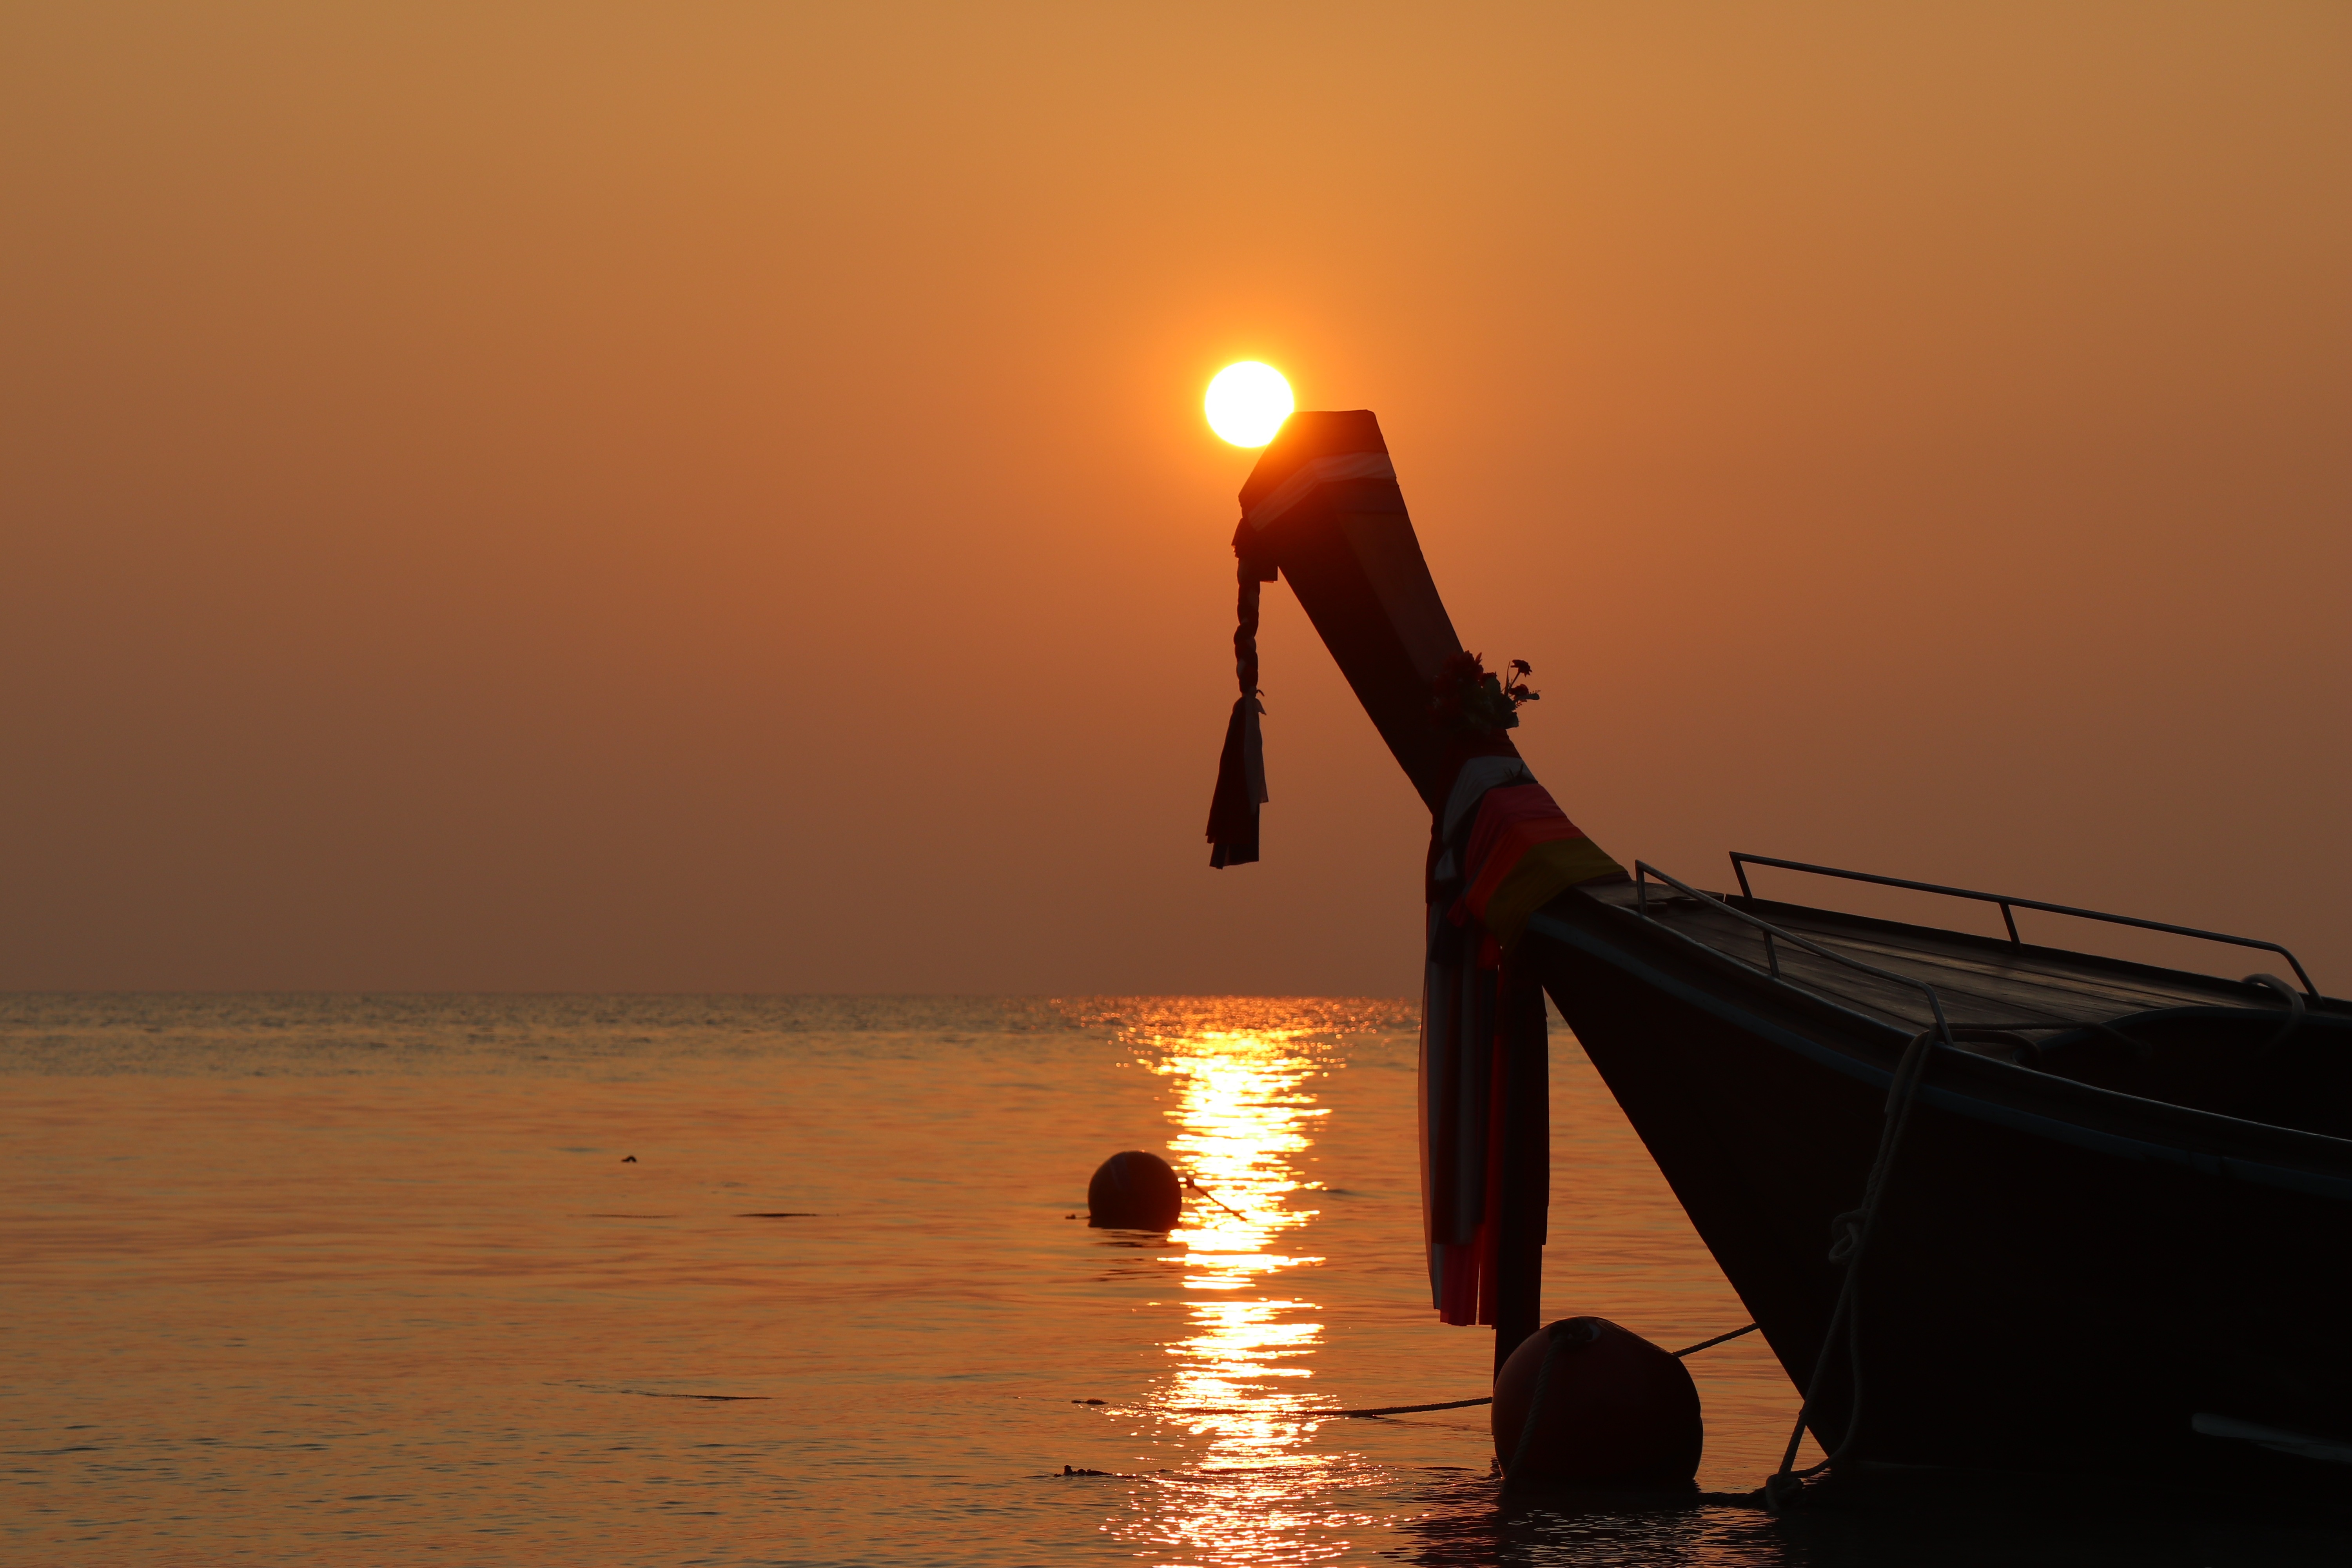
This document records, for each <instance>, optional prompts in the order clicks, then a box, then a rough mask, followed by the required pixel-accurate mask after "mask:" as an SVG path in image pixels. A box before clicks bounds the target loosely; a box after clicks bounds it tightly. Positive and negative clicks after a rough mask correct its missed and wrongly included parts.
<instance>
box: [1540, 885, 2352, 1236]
mask: <svg viewBox="0 0 2352 1568" xmlns="http://www.w3.org/2000/svg"><path fill="white" fill-rule="evenodd" d="M1578 897H1582V898H1583V899H1584V900H1585V901H1586V902H1587V903H1589V904H1591V906H1593V907H1594V908H1595V909H1596V910H1600V911H1602V918H1603V919H1605V920H1609V921H1612V923H1615V924H1618V925H1620V926H1621V927H1622V928H1623V930H1624V932H1625V934H1628V935H1630V934H1633V932H1636V931H1645V932H1647V933H1648V934H1649V935H1650V937H1651V938H1652V939H1653V940H1655V939H1657V938H1661V937H1663V938H1670V939H1672V942H1673V943H1674V948H1675V950H1679V954H1680V956H1683V957H1684V958H1685V959H1686V960H1689V961H1695V962H1696V963H1699V964H1700V965H1702V966H1704V967H1706V968H1708V969H1714V970H1720V971H1723V972H1727V973H1728V974H1729V975H1730V976H1732V977H1733V978H1736V979H1737V980H1738V982H1739V984H1740V985H1741V986H1742V988H1743V989H1745V990H1747V991H1749V992H1751V993H1754V994H1755V996H1754V1000H1755V1001H1768V1000H1769V1001H1770V1002H1777V1003H1780V1004H1781V1005H1783V1006H1787V1007H1791V1008H1792V1009H1793V1010H1794V1011H1796V1012H1798V1013H1799V1014H1800V1015H1806V1014H1810V1015H1813V1016H1815V1017H1816V1018H1817V1019H1819V1020H1820V1021H1822V1022H1827V1023H1832V1024H1835V1025H1840V1026H1843V1027H1844V1028H1845V1029H1847V1030H1851V1031H1858V1032H1859V1033H1860V1034H1861V1035H1862V1036H1863V1037H1864V1039H1867V1040H1868V1041H1869V1042H1870V1043H1869V1044H1868V1045H1865V1044H1864V1040H1859V1039H1849V1040H1844V1041H1839V1040H1835V1039H1832V1038H1815V1037H1810V1036H1808V1035H1807V1034H1805V1033H1803V1032H1801V1031H1800V1030H1798V1029H1796V1028H1793V1027H1791V1026H1790V1023H1789V1022H1785V1021H1783V1020H1782V1019H1780V1018H1775V1017H1773V1016H1770V1015H1769V1013H1768V1012H1766V1011H1764V1010H1762V1009H1759V1008H1758V1007H1756V1006H1754V1005H1752V1003H1749V1004H1748V1005H1741V1003H1742V1001H1746V999H1744V998H1743V999H1741V1001H1735V1000H1733V999H1731V998H1727V997H1726V996H1725V995H1723V994H1720V993H1719V992H1715V991H1709V990H1707V989H1706V988H1704V987H1702V986H1699V985H1696V984H1690V983H1688V982H1687V981H1685V980H1684V979H1682V978H1680V977H1677V976H1675V975H1673V974H1670V973H1666V972H1664V970H1661V969H1658V968H1656V967H1655V966H1654V964H1652V963H1649V962H1647V961H1646V960H1645V959H1644V958H1643V956H1642V955H1639V954H1637V953H1635V952H1627V951H1624V950H1622V949H1613V948H1609V947H1608V944H1604V943H1602V942H1600V941H1599V939H1598V937H1597V936H1596V935H1595V934H1594V933H1591V932H1589V931H1581V930H1580V929H1579V927H1578V926H1577V925H1576V924H1575V923H1573V922H1571V921H1568V920H1564V919H1562V918H1560V917H1559V915H1557V914H1555V913H1554V912H1553V911H1554V910H1555V909H1556V908H1558V907H1559V904H1561V903H1563V902H1565V901H1566V900H1568V899H1571V898H1578ZM1825 912H1827V911H1825ZM1840 918H1842V919H1845V920H1851V921H1857V922H1861V923H1864V924H1875V925H1885V926H1894V925H1895V924H1897V923H1898V922H1894V921H1874V920H1872V918H1871V917H1869V916H1851V915H1841V916H1840ZM1913 929H1919V930H1924V931H1927V932H1930V933H1933V934H1938V935H1940V934H1944V933H1942V932H1940V931H1937V929H1936V928H1933V927H1927V928H1913ZM1528 934H1529V935H1538V934H1539V935H1541V936H1543V937H1546V938H1549V939H1550V940H1553V941H1560V942H1567V943H1568V944H1569V945H1570V946H1573V947H1576V948H1579V949H1580V950H1582V951H1584V952H1588V953H1590V954H1591V956H1592V957H1594V958H1597V959H1600V960H1601V962H1603V963H1611V964H1612V966H1613V967H1616V968H1619V969H1621V970H1625V971H1627V972H1629V973H1635V975H1636V978H1639V979H1642V980H1643V982H1644V983H1645V984H1650V985H1652V986H1653V987H1654V988H1656V989H1661V990H1664V991H1666V992H1667V993H1669V994H1674V995H1675V996H1677V997H1678V998H1679V999H1681V1000H1684V1001H1685V1002H1689V1003H1693V1004H1695V1005H1698V1006H1700V1007H1701V1008H1702V1009H1703V1010H1705V1011H1706V1012H1710V1013H1713V1014H1715V1015H1716V1016H1718V1017H1720V1018H1723V1019H1724V1020H1725V1021H1726V1022H1728V1023H1732V1024H1734V1025H1736V1026H1739V1027H1741V1028H1743V1029H1745V1030H1747V1031H1748V1033H1750V1034H1752V1035H1754V1036H1756V1037H1759V1038H1762V1039H1766V1040H1769V1041H1771V1042H1772V1043H1774V1044H1776V1045H1778V1046H1780V1047H1782V1048H1783V1049H1793V1050H1794V1051H1795V1052H1796V1054H1798V1055H1800V1056H1801V1057H1804V1058H1808V1059H1810V1060H1811V1061H1813V1062H1815V1063H1816V1064H1817V1065H1820V1066H1822V1067H1827V1068H1831V1069H1832V1070H1833V1071H1836V1072H1838V1073H1841V1074H1842V1075H1843V1076H1845V1077H1848V1078H1853V1079H1859V1080H1860V1081H1862V1082H1864V1083H1868V1084H1871V1085H1873V1086H1874V1087H1882V1086H1885V1085H1887V1084H1891V1083H1892V1082H1893V1081H1894V1068H1893V1067H1892V1065H1891V1062H1892V1058H1893V1056H1894V1055H1895V1052H1896V1051H1897V1050H1899V1048H1900V1047H1901V1045H1902V1043H1903V1042H1904V1041H1905V1040H1906V1039H1907V1038H1908V1035H1907V1034H1906V1031H1904V1030H1902V1029H1900V1028H1898V1027H1897V1026H1894V1025H1892V1024H1888V1023H1886V1022H1885V1021H1884V1020H1882V1019H1878V1018H1874V1017H1872V1016H1869V1015H1867V1014H1864V1013H1860V1012H1857V1011H1855V1010H1854V1009H1853V1008H1850V1007H1847V1006H1843V1005H1840V1004H1838V1003H1836V1002H1832V1001H1830V1000H1829V999H1827V998H1825V997H1822V996H1819V995H1816V994H1813V993H1811V992H1809V991H1806V990H1804V989H1803V988H1801V986H1798V985H1796V984H1792V983H1790V982H1789V981H1786V980H1780V979H1775V978H1774V977H1773V976H1771V975H1770V974H1769V973H1765V972H1764V971H1762V970H1760V969H1756V968H1753V967H1752V966H1750V965H1748V964H1747V963H1745V962H1743V961H1741V960H1739V959H1737V958H1734V957H1732V956H1731V955H1729V954H1727V953H1725V952H1721V951H1720V950H1718V949H1717V948H1714V947H1711V946H1709V945H1708V944H1707V943H1706V942H1702V941H1700V940H1699V939H1698V938H1696V937H1695V936H1692V935H1690V934H1689V933H1687V932H1685V931H1678V930H1676V929H1675V928H1674V927H1673V926H1670V925H1667V924H1665V923H1664V922H1663V921H1657V920H1654V919H1651V918H1649V917H1646V916H1643V915H1642V914H1640V913H1637V912H1636V911H1635V910H1633V909H1631V908H1628V907H1626V906H1624V905H1622V904H1618V903H1615V902H1613V901H1612V900H1604V899H1599V898H1593V897H1591V894H1590V893H1589V892H1587V891H1585V890H1583V889H1570V892H1569V893H1567V894H1565V895H1563V896H1562V898H1561V899H1559V900H1554V902H1553V903H1552V904H1551V905H1547V906H1546V907H1545V909H1543V910H1539V911H1538V913H1537V914H1536V915H1535V916H1534V917H1533V918H1532V919H1531V920H1530V921H1529V922H1528ZM1611 934H1612V935H1613V934H1616V933H1615V932H1612V933H1611ZM1949 934H1952V935H1955V936H1961V935H1965V934H1966V933H1962V932H1953V933H1949ZM2000 945H2001V946H2002V947H2003V948H2004V949H2006V948H2007V947H2008V944H2007V943H2001V944H2000ZM1604 949H1606V950H1605V951H1604ZM2058 951H2059V952H2062V953H2063V952H2064V950H2058ZM1658 956H1659V957H1662V958H1663V957H1664V956H1665V955H1664V954H1663V953H1662V954H1659V955H1658ZM2070 956H2074V957H2079V958H2085V959H2088V960H2089V961H2090V962H2092V963H2105V962H2106V961H2105V960H2101V959H2099V958H2098V957H2097V956H2096V955H2095V954H2071V955H2070ZM2116 962H2117V963H2127V962H2128V961H2116ZM2132 967H2135V968H2142V969H2144V968H2147V967H2148V966H2146V965H2133V966H2132ZM1643 971H1647V973H1640V972H1643ZM1873 1049H1874V1050H1875V1052H1876V1053H1877V1054H1879V1055H1883V1056H1884V1057H1885V1058H1888V1059H1887V1061H1886V1062H1885V1063H1882V1062H1881V1061H1878V1060H1874V1059H1873V1058H1872V1056H1870V1055H1865V1054H1864V1052H1866V1051H1871V1050H1873ZM1937 1050H1938V1052H1939V1053H1940V1054H1939V1056H1938V1058H1937V1059H1938V1060H1939V1061H1941V1062H1943V1063H1944V1064H1946V1065H1945V1067H1944V1068H1943V1069H1942V1070H1940V1071H1938V1072H1937V1073H1935V1074H1933V1075H1931V1076H1930V1077H1929V1078H1927V1079H1926V1080H1925V1081H1923V1082H1922V1084H1921V1085H1920V1088H1919V1091H1918V1092H1919V1096H1920V1098H1921V1099H1922V1100H1927V1102H1928V1103H1930V1104H1933V1105H1937V1106H1940V1107H1942V1108H1943V1109H1946V1110H1953V1111H1956V1112H1958V1113H1960V1114H1963V1115H1966V1116H1969V1117H1970V1118H1971V1119H1972V1120H1977V1121H1993V1122H1998V1123H2003V1124H2007V1125H2010V1126H2012V1127H2015V1128H2017V1129H2018V1130H2020V1131H2028V1132H2032V1133H2033V1134H2034V1135H2036V1136H2039V1137H2044V1138H2050V1139H2053V1140H2054V1141H2057V1142H2066V1143H2073V1144H2076V1145H2078V1146H2086V1147H2091V1148H2095V1149H2097V1150H2099V1151H2100V1152H2106V1153H2110V1154H2117V1155H2122V1156H2125V1157H2127V1158H2133V1159H2156V1160H2160V1161H2162V1162H2164V1163H2177V1164H2187V1165H2189V1166H2191V1167H2192V1168H2194V1169H2197V1170H2200V1171H2202V1172H2205V1173H2209V1174H2216V1175H2229V1176H2239V1177H2242V1178H2245V1179H2250V1180H2252V1181H2255V1182H2258V1183H2260V1184H2263V1185H2265V1186H2275V1187H2285V1188H2290V1189H2294V1190H2297V1191H2304V1192H2309V1193H2314V1194H2324V1195H2326V1196H2329V1197H2333V1198H2338V1199H2352V1140H2347V1139H2341V1138H2335V1137H2331V1136H2329V1135H2328V1134H2326V1133H2324V1132H2313V1131H2306V1130H2305V1129H2303V1128H2299V1127H2287V1126H2283V1125H2281V1124H2279V1123H2276V1122H2266V1121H2248V1120H2246V1119H2245V1118H2242V1117H2235V1116H2230V1115H2226V1114H2224V1113H2222V1112H2220V1111H2212V1110H2200V1109H2198V1108H2197V1107H2194V1106H2186V1105H2179V1104H2176V1103H2174V1102H2172V1101H2169V1100H2151V1099H2148V1098H2147V1097H2146V1096H2142V1095H2135V1094H2127V1093H2126V1092H2124V1091H2122V1090H2120V1089H2106V1088H2103V1087H2101V1086H2099V1085H2096V1084H2086V1083H2084V1082H2082V1081H2080V1080H2079V1079H2069V1078H2062V1077H2060V1076H2058V1075H2056V1074H2054V1073H2045V1072H2042V1071H2039V1070H2037V1069H2034V1068H2027V1067H2022V1066H2020V1065H2018V1064H2016V1063H2013V1062H2007V1061H2003V1060H2001V1059H2000V1058H1997V1057H1986V1056H1979V1055H1978V1054H1977V1053H1975V1052H1972V1051H1966V1050H1960V1049H1957V1048H1954V1047H1948V1046H1944V1045H1942V1044H1941V1043H1940V1042H1939V1043H1938V1045H1937ZM1956 1072H1957V1073H1958V1075H1959V1078H1958V1082H1955V1080H1954V1076H1953V1075H1954V1074H1955V1073H1956ZM1971 1079H1974V1080H1976V1081H1975V1082H1973V1083H1970V1082H1969V1080H1971ZM1964 1086H1965V1087H1964ZM2053 1101H2055V1102H2057V1103H2055V1104H2053V1103H2052V1102H2053ZM2068 1102H2072V1103H2071V1104H2070V1103H2068Z"/></svg>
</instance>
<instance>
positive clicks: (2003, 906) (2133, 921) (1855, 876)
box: [1659, 849, 2319, 1002]
mask: <svg viewBox="0 0 2352 1568" xmlns="http://www.w3.org/2000/svg"><path fill="white" fill-rule="evenodd" d="M1750 866H1773V867H1778V868H1780V869H1781V870H1784V871H1802V872H1805V873H1806V874H1807V875H1809V876H1814V877H1839V878H1843V879H1845V880H1846V881H1849V882H1874V883H1876V884H1877V885H1878V886H1880V887H1882V888H1906V889H1910V890H1911V891H1913V892H1916V893H1935V894H1938V895H1940V896H1942V897H1944V898H1948V899H1973V900H1976V901H1977V902H1979V903H1983V904H1998V905H2000V920H2001V923H2002V924H2003V925H2005V926H2007V927H2008V928H2009V941H2010V945H2011V946H2012V947H2018V948H2022V947H2023V946H2024V945H2025V942H2024V939H2023V938H2021V937H2020V936H2019V935H2018V934H2017V917H2016V916H2015V915H2014V914H2012V913H2011V912H2010V911H2011V910H2012V909H2020V910H2042V911H2043V912H2044V913H2047V914H2053V915H2069V916H2072V917H2073V918H2074V919H2076V920H2084V921H2105V922H2107V923H2108V924H2109V925H2120V926H2137V928H2139V929H2140V930H2141V931H2163V932H2166V933H2167V934H2168V935H2171V936H2185V937H2192V938H2194V939H2196V940H2197V941H2200V942H2227V943H2229V944H2230V945H2231V946H2233V947H2252V948H2260V949H2261V950H2262V951H2263V952H2275V953H2277V954H2278V955H2279V956H2280V957H2281V958H2284V959H2285V960H2286V961H2287V963H2288V964H2289V965H2290V966H2291V967H2292V968H2293V969H2294V977H2295V978H2296V979H2297V980H2300V981H2302V982H2303V991H2304V994H2305V995H2306V996H2308V997H2310V998H2311V999H2312V1000H2313V1001H2315V1002H2316V1001H2317V1000H2319V987H2318V986H2316V985H2314V984H2312V983H2311V976H2310V975H2309V974H2308V973H2305V971H2304V967H2303V962H2302V961H2301V960H2300V959H2298V958H2296V957H2295V955H2294V953H2292V952H2288V951H2287V950H2286V949H2285V948H2284V947H2282V946H2280V945H2279V944H2278V943H2277V942H2263V940H2261V939H2260V938H2258V937H2251V936H2231V935H2230V934H2229V933H2228V932H2226V931H2200V930H2199V929H2198V928H2197V927H2195V926H2177V925H2168V924H2167V923H2166V922H2164V921H2146V920H2142V919H2140V918H2139V917H2138V916H2137V915H2113V914H2108V913H2106V912H2105V911H2104V910H2084V909H2077V908H2075V907H2074V905H2072V904H2053V903H2045V902H2043V901H2042V900H2040V899H2021V898H2019V897H2018V896H2017V895H2015V894H2014V893H1980V892H1978V891H1976V890H1975V889H1971V888H1948V887H1945V886H1943V885H1942V884H1941V883H1938V882H1914V881H1911V880H1909V879H1906V878H1902V877H1882V876H1880V875H1878V874H1877V873H1876V872H1874V871H1845V870H1841V869H1839V868H1837V867H1834V866H1813V865H1808V864H1807V863H1806V862H1804V861H1802V860H1780V859H1775V858H1773V857H1771V856H1769V855H1749V854H1747V853H1745V852H1744V851H1741V850H1738V849H1735V850H1733V851H1732V852H1731V870H1732V874H1733V875H1734V876H1736V877H1738V879H1739V896H1740V897H1741V898H1744V899H1753V898H1755V896H1756V895H1755V893H1754V892H1753V891H1751V890H1750V889H1749V888H1748V867H1750ZM1659 877H1660V879H1661V880H1664V873H1663V872H1661V873H1659ZM1725 907H1726V908H1728V907H1729V906H1725ZM1732 912H1733V913H1734V914H1737V913H1738V912H1739V911H1738V910H1732ZM1766 929H1767V930H1768V931H1769V930H1777V929H1778V928H1775V927H1770V926H1767V928H1766ZM1765 948H1766V951H1767V952H1769V951H1770V948H1771V939H1770V938H1769V936H1768V937H1767V938H1766V939H1765ZM1772 973H1773V976H1774V978H1776V979H1777V978H1779V976H1780V965H1779V964H1778V963H1774V964H1773V967H1772Z"/></svg>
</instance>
